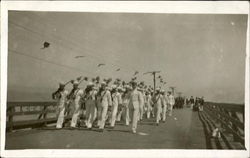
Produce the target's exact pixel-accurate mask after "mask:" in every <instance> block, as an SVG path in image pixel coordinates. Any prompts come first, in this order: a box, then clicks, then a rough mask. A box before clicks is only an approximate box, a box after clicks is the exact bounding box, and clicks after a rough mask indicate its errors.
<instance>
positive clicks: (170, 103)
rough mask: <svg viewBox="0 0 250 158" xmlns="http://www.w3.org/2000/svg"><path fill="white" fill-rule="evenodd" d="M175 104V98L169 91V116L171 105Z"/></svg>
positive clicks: (171, 109) (170, 114)
mask: <svg viewBox="0 0 250 158" xmlns="http://www.w3.org/2000/svg"><path fill="white" fill-rule="evenodd" d="M174 104H175V98H174V96H173V95H172V92H171V91H169V92H168V112H169V113H168V114H169V116H172V111H173V106H174Z"/></svg>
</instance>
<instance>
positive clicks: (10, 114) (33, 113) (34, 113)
mask: <svg viewBox="0 0 250 158" xmlns="http://www.w3.org/2000/svg"><path fill="white" fill-rule="evenodd" d="M43 112H44V111H43V110H42V111H25V112H13V113H8V114H7V115H8V116H18V115H36V114H42V113H43ZM55 112H56V110H47V113H55Z"/></svg>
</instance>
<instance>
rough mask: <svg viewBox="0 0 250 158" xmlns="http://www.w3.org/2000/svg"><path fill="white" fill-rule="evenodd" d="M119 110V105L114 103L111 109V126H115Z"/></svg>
mask: <svg viewBox="0 0 250 158" xmlns="http://www.w3.org/2000/svg"><path fill="white" fill-rule="evenodd" d="M117 110H118V105H113V106H112V110H111V121H110V126H111V127H114V126H115V121H116V116H117Z"/></svg>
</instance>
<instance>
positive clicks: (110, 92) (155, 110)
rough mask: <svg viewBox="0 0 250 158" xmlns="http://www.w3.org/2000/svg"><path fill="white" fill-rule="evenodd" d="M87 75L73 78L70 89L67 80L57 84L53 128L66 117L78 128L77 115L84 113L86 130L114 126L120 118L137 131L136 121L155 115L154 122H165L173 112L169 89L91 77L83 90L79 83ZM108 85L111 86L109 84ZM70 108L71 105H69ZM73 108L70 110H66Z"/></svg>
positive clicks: (133, 130)
mask: <svg viewBox="0 0 250 158" xmlns="http://www.w3.org/2000/svg"><path fill="white" fill-rule="evenodd" d="M83 80H85V81H88V80H87V79H86V78H84V79H82V78H78V79H76V80H72V81H71V83H72V85H73V88H72V90H71V91H70V92H68V91H67V90H66V89H65V86H66V85H67V83H68V82H67V83H59V88H58V90H57V91H55V92H54V93H53V94H52V98H53V99H55V100H56V101H57V123H56V128H58V129H60V128H62V127H63V125H64V121H65V116H72V117H71V121H70V127H71V128H77V127H78V125H79V121H80V116H83V117H82V118H83V120H82V121H83V122H84V126H85V127H86V128H88V129H92V127H96V128H98V129H99V131H100V132H103V131H104V129H105V128H115V125H116V121H121V120H122V121H123V122H124V124H125V125H127V126H129V125H131V126H132V130H131V131H132V133H136V129H137V122H138V121H141V120H142V119H145V118H147V119H149V118H154V120H155V123H156V125H159V123H160V122H163V123H164V122H165V121H166V117H167V115H169V116H171V115H172V110H173V106H174V104H175V98H174V96H173V94H172V92H171V91H168V92H167V93H166V92H165V90H164V89H162V88H160V87H157V88H156V89H155V91H154V89H153V88H152V87H151V86H147V85H145V84H144V82H137V81H136V80H135V79H132V80H131V81H130V82H128V83H126V82H124V81H121V80H120V79H116V80H115V81H114V82H113V83H112V84H111V81H112V79H104V80H103V81H100V78H99V77H97V78H96V79H92V81H91V82H89V81H88V82H89V83H88V84H87V86H86V88H85V89H81V88H79V84H80V83H81V82H82V81H83ZM110 84H111V85H110ZM70 107H71V108H70ZM69 109H72V110H69Z"/></svg>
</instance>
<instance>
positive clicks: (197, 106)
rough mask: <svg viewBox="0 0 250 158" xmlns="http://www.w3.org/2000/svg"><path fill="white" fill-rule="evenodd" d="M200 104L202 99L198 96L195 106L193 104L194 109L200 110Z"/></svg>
mask: <svg viewBox="0 0 250 158" xmlns="http://www.w3.org/2000/svg"><path fill="white" fill-rule="evenodd" d="M199 105H200V100H199V98H198V97H196V98H195V102H194V106H193V111H198V110H199Z"/></svg>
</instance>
